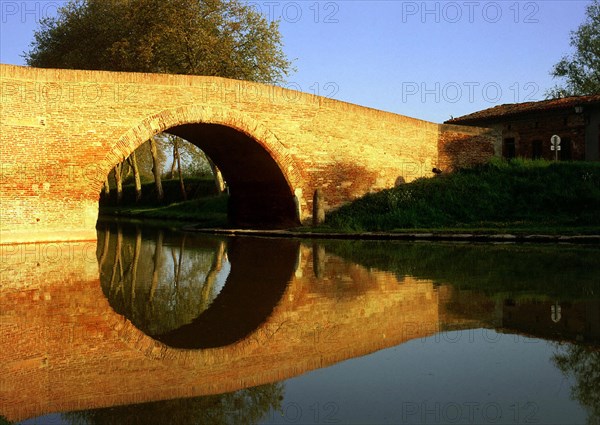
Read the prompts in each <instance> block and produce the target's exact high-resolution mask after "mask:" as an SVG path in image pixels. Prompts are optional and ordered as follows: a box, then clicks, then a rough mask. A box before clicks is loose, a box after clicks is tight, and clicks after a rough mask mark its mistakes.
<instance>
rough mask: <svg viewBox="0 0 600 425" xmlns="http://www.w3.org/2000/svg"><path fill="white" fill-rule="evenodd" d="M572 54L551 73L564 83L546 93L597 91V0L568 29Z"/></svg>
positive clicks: (599, 61) (599, 64)
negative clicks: (584, 17)
mask: <svg viewBox="0 0 600 425" xmlns="http://www.w3.org/2000/svg"><path fill="white" fill-rule="evenodd" d="M570 45H571V46H572V47H573V48H575V52H574V53H573V54H571V55H566V56H563V58H562V59H561V60H560V61H559V62H558V63H557V64H556V65H554V68H553V69H552V71H551V75H552V76H553V77H554V78H561V79H564V80H565V81H564V84H563V85H559V86H555V87H554V88H552V89H551V90H550V91H549V92H548V96H549V97H563V96H579V95H588V94H597V93H600V2H599V1H598V0H594V1H593V2H592V3H590V4H589V5H588V7H587V9H586V19H585V21H584V22H583V23H582V24H581V25H580V26H579V28H578V29H577V30H576V31H572V32H571V41H570Z"/></svg>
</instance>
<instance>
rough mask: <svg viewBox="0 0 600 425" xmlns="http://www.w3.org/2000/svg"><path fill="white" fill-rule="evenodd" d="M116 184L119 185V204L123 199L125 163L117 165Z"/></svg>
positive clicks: (115, 170) (115, 169)
mask: <svg viewBox="0 0 600 425" xmlns="http://www.w3.org/2000/svg"><path fill="white" fill-rule="evenodd" d="M114 175H115V186H117V204H120V203H121V200H122V199H123V163H121V164H117V165H115V168H114Z"/></svg>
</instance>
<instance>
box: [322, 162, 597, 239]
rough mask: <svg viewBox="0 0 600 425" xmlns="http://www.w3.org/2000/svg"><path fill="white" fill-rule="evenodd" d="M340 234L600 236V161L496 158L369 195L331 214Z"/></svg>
mask: <svg viewBox="0 0 600 425" xmlns="http://www.w3.org/2000/svg"><path fill="white" fill-rule="evenodd" d="M324 228H327V229H333V230H338V231H344V232H346V231H407V230H410V231H415V230H426V231H429V230H436V229H441V230H444V231H447V230H453V229H455V230H469V231H477V232H490V231H491V232H497V231H511V232H532V231H533V232H536V231H539V232H543V231H548V230H551V229H555V230H565V231H567V232H568V233H577V232H578V231H582V232H583V233H590V232H596V231H598V230H600V163H591V162H559V163H553V162H549V161H528V160H513V161H510V162H506V161H500V160H494V161H492V162H491V163H489V164H485V165H481V166H478V167H475V168H470V169H463V170H460V171H457V172H455V173H450V174H446V175H443V174H442V175H440V176H438V177H435V178H430V179H425V178H423V179H418V180H416V181H414V182H412V183H409V184H405V185H402V186H399V187H397V188H394V189H389V190H384V191H381V192H377V193H373V194H369V195H367V196H364V197H362V198H360V199H358V200H356V201H355V202H353V203H351V204H349V205H346V206H344V207H342V208H340V209H339V210H337V211H335V212H332V213H330V214H328V216H327V218H326V222H325V226H324Z"/></svg>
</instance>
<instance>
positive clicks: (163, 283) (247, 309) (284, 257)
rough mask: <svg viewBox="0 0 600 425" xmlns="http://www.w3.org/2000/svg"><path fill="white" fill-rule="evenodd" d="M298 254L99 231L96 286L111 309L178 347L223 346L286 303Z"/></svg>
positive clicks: (252, 242) (266, 246) (288, 249)
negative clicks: (98, 286)
mask: <svg viewBox="0 0 600 425" xmlns="http://www.w3.org/2000/svg"><path fill="white" fill-rule="evenodd" d="M298 250H299V243H298V242H296V241H284V243H280V244H277V245H274V244H272V243H269V241H268V240H265V239H255V238H231V239H219V238H214V239H213V238H194V237H190V238H187V237H186V236H185V235H181V234H180V233H170V232H168V231H167V230H165V229H148V228H144V231H143V232H142V230H141V228H140V227H139V226H135V225H124V224H113V225H108V224H103V225H99V228H98V262H99V268H100V281H101V285H102V290H103V292H104V294H105V295H106V297H107V299H108V301H109V303H110V305H111V306H112V307H113V309H114V310H115V311H116V312H117V313H119V314H121V315H123V316H125V317H126V318H127V319H129V320H130V321H131V322H132V323H133V324H134V325H135V326H136V327H137V328H138V329H140V330H141V331H143V332H144V333H146V334H147V335H149V336H151V337H152V338H154V339H156V340H158V341H161V342H163V343H164V344H166V345H168V346H171V347H175V348H214V347H221V346H225V345H229V344H233V343H234V342H236V341H239V340H241V339H243V338H244V337H246V336H247V335H249V334H250V333H252V332H253V331H254V330H255V329H257V328H258V327H259V326H260V325H261V324H262V323H263V322H264V321H265V320H266V319H267V318H268V317H269V315H270V314H271V312H272V311H273V308H274V307H275V306H276V305H277V303H278V302H279V300H280V299H281V297H282V296H283V293H284V291H285V289H286V287H287V285H288V284H289V282H290V279H291V277H292V275H293V272H294V269H295V267H296V262H297V258H298ZM267 271H268V273H267Z"/></svg>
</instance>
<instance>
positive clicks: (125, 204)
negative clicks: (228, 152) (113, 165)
mask: <svg viewBox="0 0 600 425" xmlns="http://www.w3.org/2000/svg"><path fill="white" fill-rule="evenodd" d="M162 183H163V191H164V195H165V196H164V199H163V201H162V202H157V201H156V191H155V186H154V183H145V184H143V185H142V199H141V200H140V201H138V202H135V187H134V186H133V185H126V186H123V199H122V200H121V202H117V200H116V192H115V191H114V190H113V191H111V196H109V197H107V196H106V195H105V194H104V193H103V194H102V196H101V197H100V214H101V215H111V216H119V217H128V218H141V219H152V220H165V221H169V222H171V221H192V222H194V223H198V224H200V225H201V226H204V227H224V226H226V225H227V202H228V196H226V195H220V196H215V184H214V182H213V181H212V180H204V179H186V181H185V187H186V194H187V197H188V198H193V199H190V200H189V201H184V200H183V196H182V194H181V189H180V186H179V180H164V181H163V182H162Z"/></svg>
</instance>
